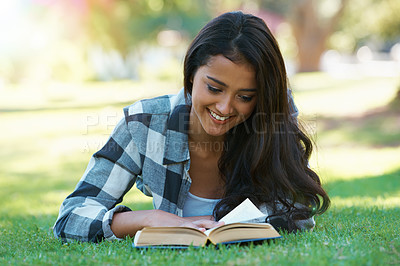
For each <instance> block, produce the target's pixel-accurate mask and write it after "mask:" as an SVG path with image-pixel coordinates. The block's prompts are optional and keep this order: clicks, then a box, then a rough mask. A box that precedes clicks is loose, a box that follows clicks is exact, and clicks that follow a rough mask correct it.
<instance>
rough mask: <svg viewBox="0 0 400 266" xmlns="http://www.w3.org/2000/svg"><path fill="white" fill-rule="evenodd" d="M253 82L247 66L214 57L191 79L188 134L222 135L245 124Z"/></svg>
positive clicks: (252, 97) (253, 92)
mask: <svg viewBox="0 0 400 266" xmlns="http://www.w3.org/2000/svg"><path fill="white" fill-rule="evenodd" d="M256 91H257V82H256V75H255V71H254V69H253V68H252V66H251V65H250V64H247V63H234V62H232V61H230V60H229V59H227V58H226V57H224V56H223V55H216V56H213V57H211V58H210V60H208V63H207V64H206V65H203V66H201V67H199V68H198V69H197V71H196V73H195V75H194V78H193V89H192V109H191V111H190V121H191V132H190V133H191V134H204V133H206V134H208V135H210V136H215V137H217V136H223V135H224V134H225V133H226V132H228V130H230V129H231V128H233V127H234V126H236V125H238V124H240V123H242V122H243V121H245V120H246V119H247V118H249V116H250V115H251V114H252V112H253V110H254V108H255V105H256V97H257V95H256Z"/></svg>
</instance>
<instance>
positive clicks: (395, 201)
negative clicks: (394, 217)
mask: <svg viewBox="0 0 400 266" xmlns="http://www.w3.org/2000/svg"><path fill="white" fill-rule="evenodd" d="M331 200H332V207H334V208H343V207H378V208H383V209H386V208H399V206H400V190H399V193H397V196H394V197H381V196H378V197H351V198H342V197H332V198H331Z"/></svg>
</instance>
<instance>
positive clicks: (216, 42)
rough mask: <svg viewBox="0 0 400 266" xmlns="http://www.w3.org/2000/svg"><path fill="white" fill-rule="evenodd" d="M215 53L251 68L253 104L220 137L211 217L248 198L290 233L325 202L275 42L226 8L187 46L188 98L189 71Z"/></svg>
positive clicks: (256, 21) (262, 27) (252, 20)
mask: <svg viewBox="0 0 400 266" xmlns="http://www.w3.org/2000/svg"><path fill="white" fill-rule="evenodd" d="M215 55H223V56H225V57H226V58H228V59H230V60H231V61H232V62H235V63H248V64H250V65H252V66H253V68H254V70H255V72H256V81H257V104H256V107H255V110H254V112H253V114H252V115H251V116H250V117H249V118H248V119H247V120H246V121H245V122H243V123H241V124H239V125H237V126H236V127H234V128H232V129H231V130H229V131H228V132H227V134H226V138H225V145H224V147H226V149H224V151H223V153H222V156H221V158H220V160H219V162H218V166H219V170H220V174H221V177H222V178H223V179H224V181H225V194H224V197H223V199H222V200H221V201H220V202H219V203H218V204H217V206H216V207H215V209H214V216H215V218H216V219H217V220H218V219H219V218H221V217H222V216H223V215H225V214H226V213H227V212H229V211H230V210H231V209H233V208H234V207H235V206H237V205H238V204H239V203H240V202H241V201H242V200H244V199H245V198H247V197H248V198H250V199H251V200H252V201H253V202H254V203H255V204H259V205H260V204H262V203H265V204H268V205H269V206H272V208H273V210H274V213H275V214H279V215H285V216H286V217H287V218H288V219H287V220H288V221H289V223H291V224H292V226H289V229H290V230H293V229H296V228H295V225H294V223H293V222H291V221H294V220H297V219H307V218H309V217H311V216H312V215H314V214H321V213H323V212H325V211H326V210H327V209H328V207H329V204H330V200H329V197H328V195H327V193H326V192H325V191H324V189H323V188H322V186H321V181H320V179H319V177H318V175H317V174H316V173H315V172H314V171H313V170H311V169H310V167H309V166H308V160H309V158H310V155H311V152H312V142H311V141H310V138H308V137H307V135H306V134H305V133H304V132H303V131H302V130H301V129H300V127H299V125H298V123H297V120H296V119H295V118H293V117H292V115H291V111H292V110H291V105H290V104H289V103H288V84H287V76H286V70H285V64H284V61H283V58H282V55H281V52H280V50H279V46H278V43H277V42H276V40H275V38H274V37H273V35H272V33H271V32H270V30H269V29H268V27H267V25H266V24H265V23H264V21H263V20H262V19H260V18H258V17H256V16H253V15H250V14H243V13H242V12H230V13H225V14H223V15H221V16H219V17H216V18H214V19H213V20H211V21H210V22H209V23H208V24H207V25H206V26H204V27H203V28H202V29H201V30H200V32H199V33H198V35H197V36H196V37H195V39H194V40H193V42H192V43H191V45H190V47H189V49H188V51H187V54H186V57H185V62H184V87H185V95H186V97H187V99H189V98H190V95H191V93H192V87H193V84H192V82H191V81H192V80H193V77H194V75H195V73H196V70H197V69H198V68H199V67H200V66H203V65H205V64H206V63H207V62H208V60H209V59H210V58H211V57H212V56H215ZM295 203H296V204H295ZM298 203H300V204H298ZM278 206H279V208H278Z"/></svg>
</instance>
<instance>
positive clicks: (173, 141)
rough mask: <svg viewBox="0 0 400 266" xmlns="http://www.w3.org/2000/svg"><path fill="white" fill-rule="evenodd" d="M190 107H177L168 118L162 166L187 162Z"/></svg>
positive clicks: (188, 157) (188, 156)
mask: <svg viewBox="0 0 400 266" xmlns="http://www.w3.org/2000/svg"><path fill="white" fill-rule="evenodd" d="M189 123H190V106H189V105H184V104H182V105H177V106H176V107H175V108H174V109H173V110H172V113H171V115H170V117H169V120H168V123H167V134H166V139H165V151H164V159H163V164H173V163H180V162H183V161H187V160H189V159H190V155H189V143H188V141H189V138H188V132H189Z"/></svg>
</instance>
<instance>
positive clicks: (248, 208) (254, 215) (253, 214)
mask: <svg viewBox="0 0 400 266" xmlns="http://www.w3.org/2000/svg"><path fill="white" fill-rule="evenodd" d="M261 217H267V214H264V213H262V212H261V211H260V210H259V209H258V208H257V207H256V205H254V204H253V202H251V200H249V199H248V198H247V199H245V200H244V201H243V202H242V203H240V204H239V205H238V206H237V207H236V208H234V209H233V210H232V211H231V212H229V213H228V214H227V215H225V216H224V217H222V218H221V220H219V221H220V222H221V221H222V222H225V224H231V223H241V222H245V221H249V220H253V219H258V218H261Z"/></svg>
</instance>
